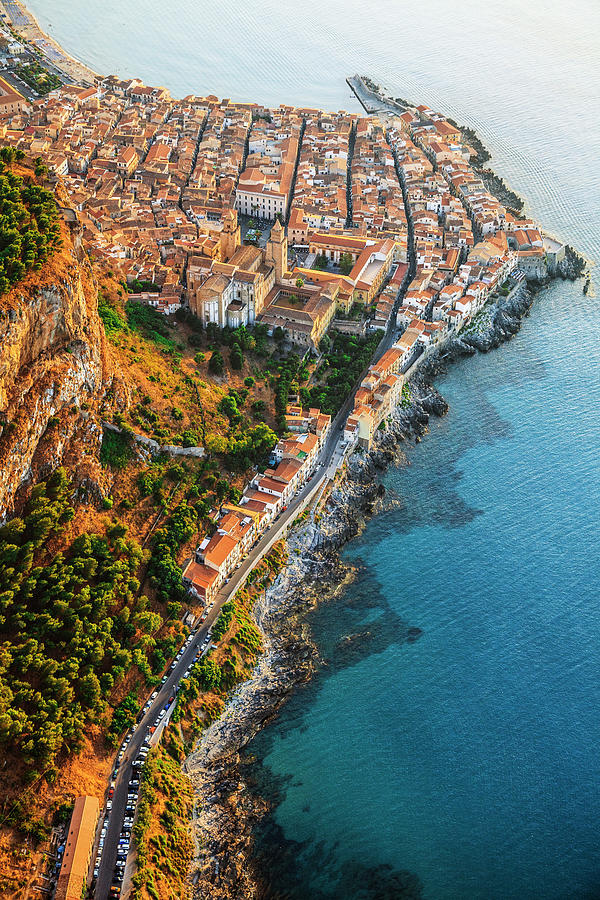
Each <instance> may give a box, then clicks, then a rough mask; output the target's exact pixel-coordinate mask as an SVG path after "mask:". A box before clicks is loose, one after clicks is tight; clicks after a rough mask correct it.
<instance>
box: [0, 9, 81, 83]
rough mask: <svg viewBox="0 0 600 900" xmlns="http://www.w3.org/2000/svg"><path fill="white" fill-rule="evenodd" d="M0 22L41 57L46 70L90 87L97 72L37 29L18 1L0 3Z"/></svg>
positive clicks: (31, 17) (32, 16) (28, 12)
mask: <svg viewBox="0 0 600 900" xmlns="http://www.w3.org/2000/svg"><path fill="white" fill-rule="evenodd" d="M0 19H1V20H2V22H3V23H4V24H5V25H8V26H9V27H11V28H12V30H13V32H15V33H16V34H17V35H18V36H19V38H20V39H21V40H22V41H23V42H24V43H26V44H28V45H29V46H30V49H32V50H33V51H34V52H37V53H38V54H41V55H42V56H43V57H44V60H45V64H46V66H47V67H48V68H49V70H50V71H52V72H54V73H55V74H58V75H62V76H64V77H65V79H66V80H67V81H70V82H73V83H75V84H80V85H82V86H86V85H92V84H94V81H95V79H96V78H97V77H98V76H97V73H96V72H94V71H93V69H90V68H89V66H86V65H84V64H83V63H82V62H80V61H79V60H78V59H75V57H74V56H71V55H70V54H69V53H67V52H66V51H65V50H63V48H62V47H61V46H60V44H59V43H58V42H57V41H55V40H54V39H53V38H51V37H50V36H49V35H48V34H46V33H45V32H44V31H42V29H41V28H40V26H39V24H38V22H37V20H36V18H35V16H34V15H33V14H32V13H31V12H30V11H29V10H28V9H27V7H26V6H25V5H24V4H23V3H21V2H20V0H0Z"/></svg>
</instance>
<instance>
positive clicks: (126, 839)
mask: <svg viewBox="0 0 600 900" xmlns="http://www.w3.org/2000/svg"><path fill="white" fill-rule="evenodd" d="M196 630H197V629H195V630H194V631H192V632H191V633H190V634H189V635H188V637H187V638H186V640H185V641H184V643H183V644H182V646H181V647H180V648H179V651H178V652H177V655H176V656H175V659H174V660H173V661H172V662H171V665H170V666H169V668H168V670H167V674H166V675H164V676H163V678H162V681H161V685H163V684H165V682H166V681H167V679H168V677H169V673H170V672H171V671H172V670H173V669H174V668H175V666H176V665H177V663H178V662H179V660H180V659H181V657H182V656H183V654H184V653H185V651H186V649H187V648H188V647H189V645H190V644H191V643H192V641H193V640H194V637H195V634H196ZM210 636H211V631H209V632H208V634H207V636H206V638H205V639H204V641H203V642H202V645H201V646H200V647H199V648H198V651H197V653H196V655H195V657H194V659H193V661H192V662H191V663H190V665H189V666H188V667H187V669H186V670H185V673H184V674H183V676H182V677H183V678H187V677H188V676H189V675H190V673H191V671H192V669H193V667H194V665H195V664H196V662H197V661H198V660H199V659H200V657H201V656H202V655H203V654H204V653H206V651H207V649H208V647H209V645H210V640H211V637H210ZM177 690H178V687H176V688H175V691H174V694H173V695H172V696H170V697H169V699H168V701H167V702H166V704H165V705H164V706H163V707H162V709H161V710H160V712H159V713H158V716H157V718H156V719H155V721H154V724H153V725H151V726H150V727H149V728H148V731H147V734H146V736H145V738H144V742H143V744H142V746H141V748H140V750H139V753H138V754H137V756H136V758H135V759H134V760H133V762H132V764H131V769H132V774H131V779H130V781H129V786H128V791H127V805H126V806H125V815H124V818H123V826H122V828H121V832H120V834H119V843H118V847H117V859H116V864H115V868H114V872H113V878H112V883H111V887H110V892H109V896H110V897H111V898H112V897H120V896H121V890H122V886H123V878H124V875H125V867H126V865H127V856H128V854H129V848H130V844H131V832H132V829H133V824H134V819H135V813H136V809H137V802H138V797H139V790H140V779H141V770H142V766H143V765H144V763H145V762H146V759H147V757H148V753H149V752H150V739H151V737H152V735H153V734H154V732H155V731H156V728H157V727H158V726H159V725H160V724H161V722H162V721H163V719H164V718H165V716H166V715H167V712H168V710H169V707H170V706H171V704H172V703H173V701H174V700H175V694H176V693H177ZM157 696H158V688H156V689H155V690H154V691H152V693H151V694H150V696H149V698H148V700H147V701H146V703H145V705H144V707H143V708H142V709H141V710H140V712H139V714H138V717H137V722H136V726H137V724H138V723H139V722H140V721H141V720H142V719H143V718H144V716H145V714H146V713H147V712H148V710H149V709H150V707H151V706H152V704H153V703H154V701H155V700H156V698H157ZM136 726H134V727H133V728H131V729H130V731H129V732H128V733H127V735H126V736H125V739H124V740H123V743H122V744H121V746H120V748H119V752H118V754H117V759H116V762H115V767H114V769H113V773H112V776H111V781H110V785H109V790H108V796H107V800H106V814H105V818H104V821H103V823H102V829H101V831H100V841H99V845H98V853H97V855H96V860H95V863H94V878H97V877H98V873H99V871H100V861H101V858H102V851H103V850H104V843H105V840H106V834H107V832H108V824H109V819H110V813H111V810H112V801H113V796H114V791H115V784H116V777H117V774H118V771H119V767H120V765H121V762H122V761H123V758H124V756H125V754H126V752H127V748H128V747H129V744H130V743H131V740H132V738H133V735H134V732H135V730H136Z"/></svg>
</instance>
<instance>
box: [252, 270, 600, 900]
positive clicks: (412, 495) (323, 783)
mask: <svg viewBox="0 0 600 900" xmlns="http://www.w3.org/2000/svg"><path fill="white" fill-rule="evenodd" d="M565 303H568V306H569V327H570V328H572V329H573V331H574V333H575V334H577V336H578V347H577V349H576V352H574V348H573V342H567V343H568V346H569V348H570V352H565V339H564V333H563V332H564V319H565ZM599 332H600V329H599V328H598V324H597V307H596V303H595V301H593V300H586V299H584V298H583V297H582V295H581V288H580V286H577V287H575V288H571V287H570V286H565V285H562V284H560V285H555V286H553V287H551V288H550V289H548V290H546V291H543V292H542V293H541V294H540V295H539V298H538V300H537V301H536V304H535V306H534V308H533V310H532V314H531V317H530V318H529V319H528V320H527V321H526V322H525V325H524V327H523V329H522V331H521V332H520V334H519V335H518V336H517V337H516V338H515V339H514V340H513V341H511V343H510V344H509V345H505V346H504V347H503V348H501V349H500V350H498V351H496V352H493V353H491V354H489V355H487V356H478V357H475V358H472V359H468V360H465V361H462V362H460V363H459V364H457V365H456V366H454V367H453V368H452V370H451V371H450V372H449V374H448V375H447V376H446V377H444V378H441V379H439V381H438V384H439V387H440V390H441V391H442V393H443V394H444V396H446V398H447V399H448V401H449V402H450V412H449V413H448V415H447V417H445V418H444V419H442V420H438V421H433V423H432V427H431V431H430V434H429V435H428V436H427V437H426V438H425V440H424V441H423V442H422V443H421V444H419V445H418V446H415V447H413V448H412V449H411V450H410V451H409V454H408V455H409V459H410V462H411V465H410V466H408V467H404V468H400V469H394V470H393V471H391V472H389V473H388V475H387V476H386V477H385V484H386V487H387V488H388V489H389V490H390V491H392V492H396V493H397V495H398V496H399V498H401V506H400V507H399V508H395V509H393V510H391V511H388V512H386V513H385V514H383V515H380V516H378V517H376V518H375V519H374V520H372V521H371V523H370V525H369V526H368V528H367V530H366V532H365V533H364V535H363V536H362V537H361V538H360V539H358V540H356V541H354V542H353V543H352V544H351V545H349V547H348V548H347V551H346V554H345V555H346V558H347V559H349V560H351V561H352V562H354V563H356V564H357V565H359V566H360V576H359V578H358V580H357V582H356V583H355V584H354V585H353V586H352V587H351V588H350V589H349V590H348V591H347V593H346V595H345V596H344V597H343V598H342V599H341V600H340V601H337V602H334V603H332V604H329V605H325V606H323V607H322V608H321V609H320V610H318V611H317V612H316V614H315V615H314V616H313V621H312V623H311V624H312V626H313V632H314V634H315V635H316V638H317V641H318V643H319V645H320V649H321V651H322V653H323V654H324V657H325V660H326V664H325V666H324V668H323V670H322V671H321V672H320V674H319V676H318V678H317V680H316V682H315V683H314V684H313V685H311V686H310V687H309V688H307V689H304V690H301V691H299V692H298V693H297V695H296V696H295V697H294V699H293V700H292V701H291V702H290V703H289V704H288V705H287V707H285V708H284V711H283V713H282V714H281V715H280V717H279V720H278V721H277V723H276V724H274V725H272V726H271V727H270V728H269V729H267V730H266V731H265V732H264V733H263V734H262V735H260V736H259V737H258V738H257V739H255V741H254V742H253V744H252V745H251V747H250V750H251V752H252V753H254V754H256V756H257V757H258V758H259V759H262V760H263V768H262V771H261V772H260V777H261V779H262V780H263V781H264V782H267V783H269V782H271V781H273V780H274V782H275V784H276V785H277V786H278V787H279V788H280V795H279V799H280V803H279V805H278V807H277V809H276V813H275V817H274V821H275V824H276V825H277V826H279V827H280V828H282V829H283V835H281V834H277V833H275V832H273V831H272V830H270V831H269V832H268V833H267V834H266V836H265V837H266V839H268V841H269V843H267V844H266V847H268V852H269V853H272V852H274V848H275V846H276V845H277V843H279V844H280V845H281V846H282V848H283V853H282V856H281V858H280V864H281V871H280V873H279V874H278V880H279V882H280V884H281V885H283V886H284V887H285V888H286V889H288V890H289V889H290V885H291V884H292V883H294V882H295V883H296V884H297V885H298V888H297V891H296V892H294V891H292V893H291V896H292V897H298V898H300V897H305V896H308V895H309V889H310V891H311V893H315V894H316V896H317V897H320V896H323V897H336V898H337V897H340V898H341V897H354V896H360V894H358V893H356V889H355V887H351V888H349V887H348V885H347V884H345V883H344V882H343V873H344V871H346V870H347V868H348V867H353V866H355V865H356V864H357V863H360V864H364V865H365V866H367V867H369V868H371V867H377V866H381V865H386V864H387V865H389V866H390V867H391V868H392V870H408V871H409V872H411V873H413V874H415V875H417V876H418V878H419V880H420V883H421V887H422V895H423V896H424V897H427V898H435V900H459V898H481V900H484V898H485V900H492V898H494V900H496V898H497V900H508V898H514V900H518V898H532V900H533V898H574V897H582V898H583V897H593V896H600V848H599V846H598V824H597V820H598V810H599V808H600V779H599V775H600V757H599V754H598V746H599V743H600V721H599V718H598V706H599V701H600V664H599V661H598V646H599V644H600V615H599V605H600V603H599V596H598V587H599V585H598V563H599V556H600V550H599V548H598V544H597V540H596V535H597V521H598V516H597V510H598V502H599V500H600V468H599V466H598V447H599V444H600V419H599V417H598V404H599V401H600V369H599V368H598V365H597V361H598V339H599V336H600V334H599ZM409 628H413V629H414V628H418V629H420V630H421V631H422V634H421V635H420V636H419V637H418V638H417V639H416V640H414V639H413V640H412V641H411V640H407V632H408V629H409ZM349 635H353V638H352V639H351V640H350V641H348V639H347V638H348V636H349ZM286 775H290V776H291V780H289V781H285V780H284V781H283V782H281V778H282V777H285V776H286ZM269 824H272V823H269ZM282 836H284V837H285V838H287V839H292V840H293V841H296V842H298V844H299V845H300V846H294V845H286V843H285V842H284V841H282V840H281V838H282ZM340 877H341V878H342V881H341V882H340V880H339V879H340ZM368 877H369V876H368V873H364V872H363V873H360V872H359V873H358V875H357V877H354V878H353V882H352V883H353V884H354V885H355V886H356V885H364V884H366V883H367V880H368ZM288 879H289V883H288ZM411 884H412V883H411ZM395 890H396V889H393V890H391V893H389V894H383V895H382V896H390V897H394V896H402V894H399V893H395V892H394V891H395ZM319 891H321V892H322V893H321V894H320V893H319ZM364 896H365V897H375V896H378V894H377V893H375V892H374V890H373V891H367V893H365V895H364ZM407 896H413V894H412V893H409V894H407ZM415 896H418V894H415Z"/></svg>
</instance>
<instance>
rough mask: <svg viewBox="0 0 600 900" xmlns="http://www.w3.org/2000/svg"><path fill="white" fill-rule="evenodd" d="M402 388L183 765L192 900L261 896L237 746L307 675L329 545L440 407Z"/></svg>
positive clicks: (365, 509) (346, 570) (265, 610)
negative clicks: (256, 651)
mask: <svg viewBox="0 0 600 900" xmlns="http://www.w3.org/2000/svg"><path fill="white" fill-rule="evenodd" d="M411 391H412V402H411V404H410V405H409V406H408V407H406V408H398V409H396V410H395V412H394V413H393V414H392V416H391V417H390V419H389V421H388V422H387V424H386V429H385V431H378V432H377V435H376V438H375V446H374V447H373V449H372V450H371V451H369V452H364V451H363V452H357V453H354V454H353V455H352V456H351V457H350V459H349V460H348V464H347V468H346V472H345V476H344V477H343V478H342V479H341V480H340V481H339V482H337V483H336V484H335V486H334V487H333V490H332V491H331V494H330V495H329V498H328V500H327V502H326V504H325V508H324V509H323V510H322V511H321V512H320V513H319V515H315V514H314V513H313V514H312V515H311V516H309V518H308V520H307V521H305V522H304V523H302V525H300V526H299V527H298V528H296V529H295V530H294V531H293V532H292V533H291V534H290V536H289V538H288V544H289V549H290V556H289V564H288V566H287V567H286V568H285V569H284V571H283V572H282V573H281V574H280V576H279V577H278V578H277V580H276V582H275V583H274V584H273V585H272V587H271V588H270V589H269V590H268V591H267V592H266V595H265V596H264V598H262V599H261V601H260V602H259V603H258V604H257V606H256V607H255V610H254V616H255V619H256V622H257V625H258V626H259V628H260V629H261V631H262V632H263V635H264V641H265V653H264V654H263V656H262V657H261V659H260V660H259V662H258V664H257V667H256V670H255V672H254V674H253V677H252V678H251V680H250V681H248V682H246V683H245V684H242V685H241V686H240V687H239V688H238V689H237V690H236V692H235V693H234V695H233V697H232V699H231V702H230V704H229V706H228V708H227V710H226V712H225V714H224V715H223V716H222V717H221V718H220V719H219V720H218V721H217V722H215V723H214V724H213V725H211V727H210V728H209V729H207V731H206V732H205V734H204V735H203V737H202V739H201V740H200V742H199V744H198V746H197V747H196V749H195V751H194V752H193V753H192V754H191V755H190V756H189V757H188V758H187V760H186V761H185V763H184V768H185V771H186V772H187V773H188V775H189V777H190V779H191V781H192V784H193V787H194V791H195V794H196V804H195V814H194V819H193V830H194V837H195V843H196V846H197V847H198V848H200V850H199V853H198V856H197V858H196V859H195V861H194V865H193V871H192V875H191V881H192V884H193V886H194V897H196V898H198V900H199V898H204V897H210V898H211V900H226V898H227V900H229V898H234V897H235V898H247V900H250V898H258V897H260V896H262V893H261V891H262V888H261V884H262V883H263V878H262V876H261V872H259V871H255V870H254V868H253V863H254V858H255V857H254V850H253V841H254V827H255V826H256V824H257V823H258V822H259V821H261V819H262V818H263V817H264V816H265V815H266V814H267V813H268V811H269V807H268V804H267V803H266V801H264V799H262V798H260V797H257V796H256V794H255V793H254V792H251V791H249V790H248V786H247V784H246V782H245V777H244V772H243V767H242V765H241V760H240V755H239V754H240V750H241V749H242V748H243V747H245V746H246V745H247V744H248V742H249V741H250V740H251V739H252V737H253V736H254V735H255V734H256V732H257V731H258V730H259V729H260V728H261V727H262V726H263V725H264V724H265V723H266V722H267V721H268V720H269V719H271V718H272V717H273V716H274V715H275V714H276V712H277V710H278V709H279V707H280V706H281V704H282V703H283V702H285V699H286V697H287V696H288V695H289V693H290V691H291V690H292V689H293V687H294V685H296V684H298V683H301V682H302V681H306V680H307V679H309V678H310V677H311V675H312V673H313V672H314V670H315V667H316V666H317V665H318V664H319V659H318V655H317V651H316V648H315V646H314V644H313V643H312V641H311V639H310V635H309V633H308V629H307V627H306V626H305V625H304V624H303V620H304V617H305V614H306V612H307V610H309V609H310V608H311V607H313V606H314V605H316V604H317V603H322V602H325V601H326V600H327V598H328V597H331V596H333V595H335V594H336V593H337V592H338V591H341V590H343V589H344V588H345V587H346V585H347V584H348V581H349V580H350V579H351V578H353V577H354V571H353V569H352V567H350V566H348V565H347V564H345V563H344V562H342V560H341V559H340V557H339V555H338V552H337V551H338V549H339V548H340V547H341V546H343V544H345V543H346V542H347V541H348V540H350V539H351V538H352V537H354V536H355V535H356V534H358V533H359V532H360V530H361V529H362V528H363V527H364V525H365V522H366V520H367V518H368V517H369V516H370V515H372V514H373V513H374V512H375V511H378V510H379V509H382V508H384V504H390V503H394V502H397V500H396V499H395V498H394V497H388V495H387V493H386V491H385V488H384V486H383V485H382V484H381V483H380V482H379V481H378V476H379V475H380V474H381V471H382V469H384V468H385V467H386V466H387V465H388V464H389V463H390V462H400V463H403V462H405V461H406V457H405V455H404V452H403V446H405V445H406V442H407V441H409V440H416V439H418V438H419V436H420V435H422V434H423V432H424V431H425V430H426V428H427V424H428V422H429V418H430V416H431V415H443V414H444V413H445V412H446V411H447V409H448V405H447V403H446V401H445V400H444V399H443V397H441V396H440V394H439V393H438V392H437V391H436V390H435V388H433V387H432V386H431V385H430V384H428V383H426V382H425V381H424V380H423V381H416V382H415V384H414V385H412V388H411ZM296 551H298V553H296ZM416 637H417V636H416V635H415V636H414V638H413V639H416ZM349 640H350V639H349ZM262 874H264V873H262Z"/></svg>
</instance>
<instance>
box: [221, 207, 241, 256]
mask: <svg viewBox="0 0 600 900" xmlns="http://www.w3.org/2000/svg"><path fill="white" fill-rule="evenodd" d="M241 243H242V239H241V237H240V226H239V225H238V217H237V210H236V209H230V210H229V211H228V212H227V213H225V215H224V216H223V230H222V232H221V256H222V258H223V262H227V260H228V259H231V257H232V256H233V254H234V253H235V251H236V250H237V248H238V247H239V246H240V245H241Z"/></svg>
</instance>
